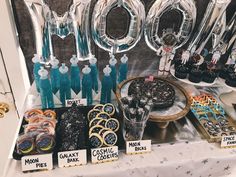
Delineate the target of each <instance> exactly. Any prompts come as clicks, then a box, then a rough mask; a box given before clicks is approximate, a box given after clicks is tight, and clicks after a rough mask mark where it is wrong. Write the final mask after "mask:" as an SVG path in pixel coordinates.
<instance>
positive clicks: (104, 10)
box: [91, 0, 145, 53]
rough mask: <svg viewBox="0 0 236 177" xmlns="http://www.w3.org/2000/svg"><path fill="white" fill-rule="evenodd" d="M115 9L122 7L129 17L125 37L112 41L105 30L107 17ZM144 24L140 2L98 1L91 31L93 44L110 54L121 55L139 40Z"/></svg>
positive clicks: (124, 0) (143, 13)
mask: <svg viewBox="0 0 236 177" xmlns="http://www.w3.org/2000/svg"><path fill="white" fill-rule="evenodd" d="M115 7H122V8H124V9H125V10H127V12H128V13H129V15H130V23H129V24H130V25H129V27H128V32H127V35H126V36H124V37H123V38H121V39H120V38H119V39H113V38H111V37H109V35H108V34H107V30H106V25H107V15H108V13H109V12H110V11H111V10H112V9H113V8H115ZM144 23H145V8H144V5H143V4H142V2H141V1H140V0H98V1H97V3H96V4H95V7H94V11H93V15H92V21H91V28H92V29H91V31H92V37H93V40H94V41H95V43H96V44H97V45H98V46H99V47H100V48H102V49H104V50H106V51H108V52H111V53H122V52H126V51H128V50H130V49H132V48H133V47H134V46H135V45H136V44H137V43H138V41H139V40H140V38H141V36H142V33H143V28H144Z"/></svg>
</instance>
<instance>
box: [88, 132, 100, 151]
mask: <svg viewBox="0 0 236 177" xmlns="http://www.w3.org/2000/svg"><path fill="white" fill-rule="evenodd" d="M89 140H90V145H91V146H92V147H93V148H100V147H102V145H103V140H102V137H101V136H100V135H99V134H98V133H92V134H91V135H90V136H89Z"/></svg>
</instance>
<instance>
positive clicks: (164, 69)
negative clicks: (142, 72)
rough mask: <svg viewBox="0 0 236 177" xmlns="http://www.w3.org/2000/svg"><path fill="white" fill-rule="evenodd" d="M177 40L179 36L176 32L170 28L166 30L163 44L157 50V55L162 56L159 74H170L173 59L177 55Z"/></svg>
mask: <svg viewBox="0 0 236 177" xmlns="http://www.w3.org/2000/svg"><path fill="white" fill-rule="evenodd" d="M176 42H177V38H176V36H175V33H173V32H172V31H170V30H167V31H166V32H164V35H163V37H162V44H163V45H162V46H161V47H160V48H159V49H158V50H157V55H159V56H161V59H160V63H159V68H158V76H163V75H164V76H166V75H168V74H169V71H170V65H171V61H172V60H173V59H174V56H175V52H176V50H175V44H176Z"/></svg>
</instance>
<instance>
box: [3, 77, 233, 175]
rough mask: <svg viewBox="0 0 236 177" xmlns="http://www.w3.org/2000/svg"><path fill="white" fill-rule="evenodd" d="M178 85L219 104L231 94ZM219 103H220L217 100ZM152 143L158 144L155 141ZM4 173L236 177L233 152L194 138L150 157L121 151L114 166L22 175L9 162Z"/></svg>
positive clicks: (156, 148)
mask: <svg viewBox="0 0 236 177" xmlns="http://www.w3.org/2000/svg"><path fill="white" fill-rule="evenodd" d="M176 82H177V83H178V82H179V81H176ZM180 84H181V86H182V87H184V88H185V90H186V91H187V92H188V93H190V95H198V94H200V93H201V92H207V93H211V94H212V95H213V96H215V97H217V99H218V100H219V95H220V94H221V93H225V92H230V90H229V88H226V87H225V86H219V85H218V86H217V87H204V88H201V87H196V86H192V85H189V84H184V83H181V82H180ZM219 103H221V102H220V100H219ZM221 104H222V103H221ZM222 106H223V107H224V109H225V111H226V112H227V113H228V114H229V115H230V116H231V117H232V118H233V119H234V120H235V119H236V112H235V110H234V109H233V108H232V107H229V106H227V105H222ZM26 107H27V106H26ZM194 135H195V134H194ZM176 136H179V134H178V135H177V134H176ZM196 136H197V135H196ZM155 143H158V141H157V142H155ZM6 171H7V172H6V176H7V177H13V176H19V177H20V176H22V177H31V176H34V177H41V176H42V177H46V176H71V177H75V176H78V177H81V176H83V177H85V176H87V177H95V176H96V177H101V176H103V177H106V176H107V177H110V176H113V177H120V176H140V177H141V176H142V177H143V176H147V177H152V176H154V177H173V176H181V177H185V176H186V177H188V176H193V177H195V176H196V177H210V176H214V177H226V176H229V177H231V176H232V177H233V176H235V175H236V149H230V148H227V149H222V148H220V145H219V144H216V143H208V142H207V141H206V140H204V139H201V138H200V136H197V137H195V138H194V139H193V138H192V140H189V141H188V138H186V140H183V139H182V140H181V141H179V140H178V138H177V140H176V141H174V142H168V140H167V142H164V143H158V144H153V145H152V152H151V153H145V154H136V155H126V154H125V152H124V150H120V151H119V160H118V161H113V162H107V163H101V164H92V163H91V162H90V159H88V164H87V165H84V166H76V167H69V168H58V166H57V164H56V163H54V169H53V170H51V171H41V172H33V173H23V172H22V171H21V161H16V160H14V159H11V160H10V163H9V165H8V168H7V170H6Z"/></svg>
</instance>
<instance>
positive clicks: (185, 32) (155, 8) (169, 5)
mask: <svg viewBox="0 0 236 177" xmlns="http://www.w3.org/2000/svg"><path fill="white" fill-rule="evenodd" d="M171 10H175V11H177V12H179V13H180V14H181V15H182V22H181V25H180V28H179V30H178V33H176V32H172V34H171V35H173V38H175V42H172V44H173V46H172V47H173V48H174V49H178V48H180V47H182V46H183V45H184V44H185V43H186V42H187V41H188V39H189V38H190V35H191V33H192V31H193V28H194V26H195V22H196V14H197V10H196V5H195V2H194V0H156V1H155V2H154V4H153V5H152V7H151V8H150V10H149V12H148V15H147V17H146V23H145V29H144V36H145V41H146V43H147V45H148V46H149V47H150V48H151V49H152V50H154V51H157V50H158V49H159V48H160V46H163V45H165V44H164V42H165V40H163V39H164V38H163V37H164V36H165V34H162V36H160V35H159V34H158V29H159V25H160V19H161V17H162V16H163V14H164V13H165V12H168V11H171ZM167 31H168V30H167ZM166 34H168V32H167V33H166ZM168 35H170V33H169V34H168ZM173 38H172V39H173Z"/></svg>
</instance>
